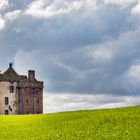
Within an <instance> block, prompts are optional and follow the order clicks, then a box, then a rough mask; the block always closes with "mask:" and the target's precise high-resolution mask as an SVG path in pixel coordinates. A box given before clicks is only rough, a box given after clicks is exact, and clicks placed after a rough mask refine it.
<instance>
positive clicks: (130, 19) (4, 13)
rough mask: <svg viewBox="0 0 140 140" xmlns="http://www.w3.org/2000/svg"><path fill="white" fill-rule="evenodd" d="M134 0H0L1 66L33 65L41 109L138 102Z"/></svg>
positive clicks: (138, 11)
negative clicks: (40, 92) (41, 90)
mask: <svg viewBox="0 0 140 140" xmlns="http://www.w3.org/2000/svg"><path fill="white" fill-rule="evenodd" d="M139 38H140V1H139V0H117V1H116V0H22V1H18V0H1V1H0V58H1V59H0V69H1V71H2V72H3V71H4V70H5V69H6V68H7V66H8V63H9V62H11V61H12V62H13V63H14V67H15V69H16V71H17V72H18V73H19V74H27V71H28V69H35V70H36V75H37V78H39V79H40V80H43V81H44V85H45V89H44V112H56V111H64V110H77V109H89V108H102V107H118V106H125V105H135V104H140V86H139V84H140V55H139V54H140V39H139Z"/></svg>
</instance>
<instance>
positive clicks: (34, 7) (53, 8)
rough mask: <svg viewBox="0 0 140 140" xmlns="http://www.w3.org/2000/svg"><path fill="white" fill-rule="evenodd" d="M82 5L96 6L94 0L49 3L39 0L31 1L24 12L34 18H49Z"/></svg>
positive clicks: (78, 8) (79, 7) (61, 0)
mask: <svg viewBox="0 0 140 140" xmlns="http://www.w3.org/2000/svg"><path fill="white" fill-rule="evenodd" d="M83 6H90V7H91V8H95V9H96V8H97V6H96V1H95V0H94V1H92V0H85V1H83V0H79V1H77V0H75V1H72V2H69V1H63V0H60V1H54V2H53V3H52V4H50V5H48V1H47V0H39V1H34V2H32V3H31V4H30V5H29V6H28V8H27V9H26V11H25V14H27V15H31V16H33V17H36V18H49V17H52V16H57V15H62V14H69V13H70V12H72V11H75V10H80V9H82V7H83Z"/></svg>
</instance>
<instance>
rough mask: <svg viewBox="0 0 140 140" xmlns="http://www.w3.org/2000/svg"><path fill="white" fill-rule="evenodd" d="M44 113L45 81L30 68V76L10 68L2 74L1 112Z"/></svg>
mask: <svg viewBox="0 0 140 140" xmlns="http://www.w3.org/2000/svg"><path fill="white" fill-rule="evenodd" d="M39 113H43V82H42V81H38V80H37V79H36V78H35V71H34V70H29V71H28V77H27V76H25V75H18V74H17V73H16V72H15V70H14V69H13V67H12V64H11V63H10V64H9V68H8V69H7V70H6V71H5V72H4V73H1V74H0V114H39Z"/></svg>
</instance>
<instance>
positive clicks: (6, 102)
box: [5, 97, 9, 105]
mask: <svg viewBox="0 0 140 140" xmlns="http://www.w3.org/2000/svg"><path fill="white" fill-rule="evenodd" d="M8 104H9V98H8V97H5V105H8Z"/></svg>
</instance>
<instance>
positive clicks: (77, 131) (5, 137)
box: [0, 106, 140, 140]
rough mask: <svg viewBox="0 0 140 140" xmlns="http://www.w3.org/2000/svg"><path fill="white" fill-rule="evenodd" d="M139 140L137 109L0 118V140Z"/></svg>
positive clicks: (137, 107) (139, 112) (139, 118)
mask: <svg viewBox="0 0 140 140" xmlns="http://www.w3.org/2000/svg"><path fill="white" fill-rule="evenodd" d="M18 139H19V140H22V139H25V140H37V139H38V140H140V106H135V107H126V108H119V109H104V110H85V111H74V112H64V113H54V114H46V115H13V116H2V115H1V116H0V140H18Z"/></svg>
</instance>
